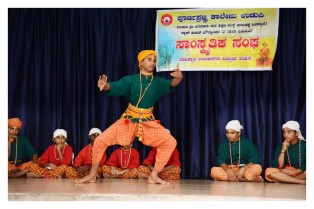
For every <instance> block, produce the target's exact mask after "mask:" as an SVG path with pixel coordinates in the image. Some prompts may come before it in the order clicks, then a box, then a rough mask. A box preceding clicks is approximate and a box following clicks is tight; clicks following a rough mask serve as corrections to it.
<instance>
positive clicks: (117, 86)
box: [106, 77, 129, 96]
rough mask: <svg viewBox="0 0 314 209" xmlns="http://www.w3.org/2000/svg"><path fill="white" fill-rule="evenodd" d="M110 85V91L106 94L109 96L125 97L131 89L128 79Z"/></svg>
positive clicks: (124, 78)
mask: <svg viewBox="0 0 314 209" xmlns="http://www.w3.org/2000/svg"><path fill="white" fill-rule="evenodd" d="M108 83H109V84H110V90H107V91H106V93H107V94H108V95H109V96H123V95H125V93H126V92H127V91H128V88H129V80H128V78H127V77H123V78H121V79H120V80H118V81H115V82H108Z"/></svg>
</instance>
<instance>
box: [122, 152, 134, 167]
mask: <svg viewBox="0 0 314 209" xmlns="http://www.w3.org/2000/svg"><path fill="white" fill-rule="evenodd" d="M122 150H124V149H123V148H121V167H122V168H123V169H126V168H127V167H128V166H129V162H130V158H131V152H132V147H130V149H129V150H130V153H129V158H128V162H127V164H126V166H123V160H122ZM124 151H128V150H124Z"/></svg>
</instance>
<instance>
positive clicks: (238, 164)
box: [229, 138, 241, 167]
mask: <svg viewBox="0 0 314 209" xmlns="http://www.w3.org/2000/svg"><path fill="white" fill-rule="evenodd" d="M240 139H241V138H239V160H238V163H237V165H236V166H237V167H239V166H240V158H241V146H240ZM229 153H230V161H231V165H233V162H232V151H231V142H230V141H229Z"/></svg>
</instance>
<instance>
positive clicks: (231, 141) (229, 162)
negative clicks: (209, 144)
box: [210, 120, 264, 182]
mask: <svg viewBox="0 0 314 209" xmlns="http://www.w3.org/2000/svg"><path fill="white" fill-rule="evenodd" d="M241 129H243V127H242V125H241V124H240V122H239V121H238V120H232V121H229V122H228V124H227V125H226V136H227V140H224V141H223V142H222V143H221V144H220V145H219V148H218V156H217V164H218V165H219V166H220V167H213V168H212V169H211V173H210V176H211V177H212V178H213V179H214V180H220V181H251V182H263V181H264V180H263V178H262V177H261V176H260V175H261V173H262V166H261V165H260V158H259V153H258V150H257V147H256V146H255V145H254V144H253V143H252V142H251V141H250V140H248V139H246V138H244V137H240V136H241Z"/></svg>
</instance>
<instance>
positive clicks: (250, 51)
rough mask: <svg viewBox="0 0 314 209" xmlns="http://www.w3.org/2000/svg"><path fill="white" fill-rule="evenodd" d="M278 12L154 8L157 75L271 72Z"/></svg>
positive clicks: (267, 10)
mask: <svg viewBox="0 0 314 209" xmlns="http://www.w3.org/2000/svg"><path fill="white" fill-rule="evenodd" d="M278 19H279V9H277V8H265V9H263V8H254V9H208V10H196V9H191V10H158V11H157V23H156V51H157V54H158V63H157V71H169V70H172V69H174V68H175V66H176V65H177V64H178V63H179V65H180V69H181V70H183V71H231V70H246V71H250V70H251V71H258V70H272V63H273V60H274V56H275V53H276V47H277V34H278V22H279V20H278Z"/></svg>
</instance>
